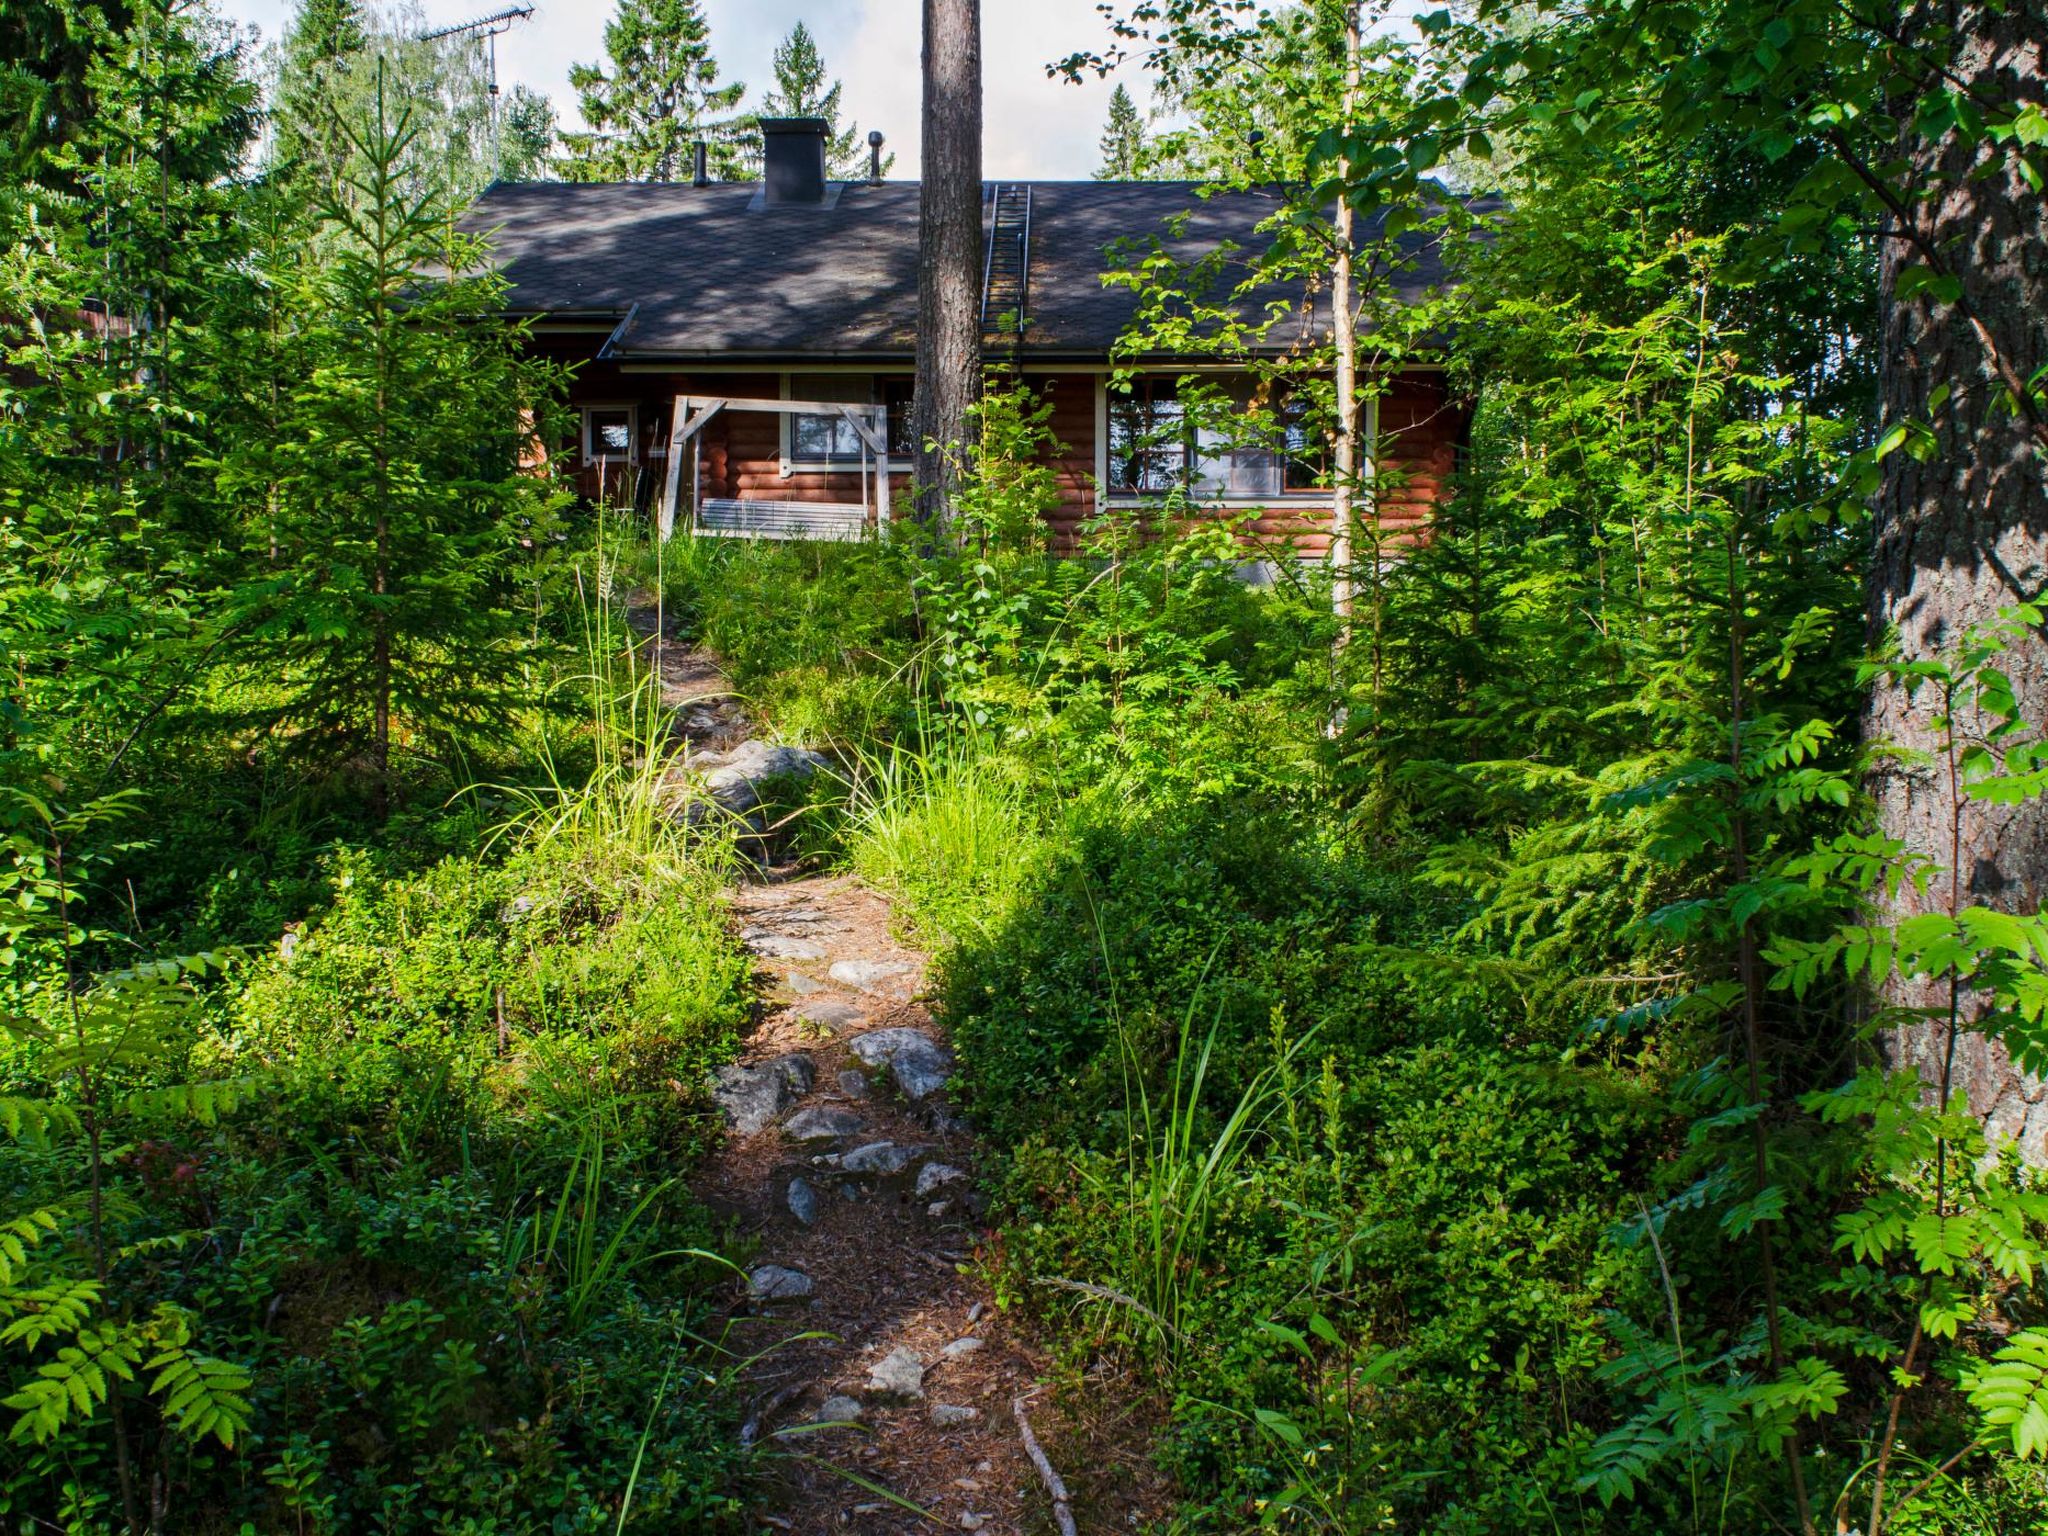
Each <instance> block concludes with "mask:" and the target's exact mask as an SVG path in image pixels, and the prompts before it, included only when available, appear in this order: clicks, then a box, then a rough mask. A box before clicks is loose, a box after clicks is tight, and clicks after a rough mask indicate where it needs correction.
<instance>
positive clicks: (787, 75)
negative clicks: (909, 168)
mask: <svg viewBox="0 0 2048 1536" xmlns="http://www.w3.org/2000/svg"><path fill="white" fill-rule="evenodd" d="M774 67H775V89H774V90H772V91H770V92H769V93H768V94H767V96H766V97H765V98H764V99H763V100H762V102H761V111H760V113H759V114H758V116H757V118H756V119H755V120H756V121H758V120H759V118H762V117H822V118H823V119H825V121H826V122H827V123H829V124H830V125H831V126H830V128H828V129H827V130H826V134H825V174H826V175H828V176H832V177H836V178H838V179H839V180H842V181H858V180H859V179H860V178H862V177H864V176H866V175H867V173H868V151H867V142H866V140H864V139H863V138H862V137H861V132H860V124H858V123H848V124H847V125H846V126H845V127H844V128H841V127H840V126H839V98H840V94H841V91H842V89H843V88H842V86H841V85H840V83H839V82H838V81H837V80H830V81H829V82H828V78H827V76H826V73H825V60H824V58H823V56H822V55H821V54H820V53H819V52H818V41H817V39H816V38H814V37H812V36H811V29H810V28H809V27H807V26H805V25H804V24H803V23H802V22H798V23H797V24H796V25H795V26H794V27H792V28H790V31H789V36H787V37H785V38H784V39H783V40H782V41H781V43H779V44H778V45H777V46H776V49H775V60H774ZM895 163H896V157H895V156H894V155H886V156H884V157H883V159H882V174H883V175H885V176H886V175H887V174H888V173H889V167H890V166H892V165H894V164H895Z"/></svg>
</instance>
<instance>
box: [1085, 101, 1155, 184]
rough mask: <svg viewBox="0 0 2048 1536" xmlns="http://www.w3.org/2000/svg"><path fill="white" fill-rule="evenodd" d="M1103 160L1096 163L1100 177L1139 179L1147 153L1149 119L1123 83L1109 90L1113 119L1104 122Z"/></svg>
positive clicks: (1110, 116)
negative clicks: (1140, 114) (1146, 129)
mask: <svg viewBox="0 0 2048 1536" xmlns="http://www.w3.org/2000/svg"><path fill="white" fill-rule="evenodd" d="M1100 142H1101V149H1102V164H1101V165H1099V166H1098V167H1096V171H1095V179H1096V180H1097V181H1137V180H1139V179H1140V178H1141V177H1142V176H1143V175H1144V172H1143V170H1142V169H1141V167H1142V165H1143V163H1144V155H1145V120H1144V119H1143V118H1142V117H1140V116H1139V115H1138V104H1137V103H1136V102H1135V101H1133V100H1131V93H1130V92H1129V91H1128V90H1126V89H1125V88H1124V87H1123V86H1122V85H1121V84H1119V85H1118V86H1117V88H1116V89H1115V90H1114V91H1111V92H1110V93H1109V119H1108V121H1107V122H1105V123H1104V124H1103V126H1102V139H1101V141H1100Z"/></svg>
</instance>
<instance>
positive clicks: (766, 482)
mask: <svg viewBox="0 0 2048 1536" xmlns="http://www.w3.org/2000/svg"><path fill="white" fill-rule="evenodd" d="M567 340H568V338H543V341H544V342H548V341H554V342H566V341H567ZM564 351H565V353H568V352H571V351H572V349H569V348H566V347H565V348H564ZM793 371H802V370H793ZM1096 378H1097V375H1096V374H1094V373H1088V372H1073V373H1029V374H1027V375H1026V376H1025V382H1026V383H1027V384H1028V385H1029V386H1030V387H1031V388H1032V389H1033V390H1035V391H1037V392H1038V393H1039V394H1040V395H1041V397H1042V398H1044V399H1046V400H1048V401H1050V402H1051V404H1052V415H1051V418H1050V426H1051V429H1052V433H1053V436H1054V438H1055V439H1056V441H1057V444H1058V447H1057V449H1056V450H1055V451H1054V452H1053V453H1052V454H1051V456H1050V462H1051V464H1052V467H1053V469H1054V472H1055V475H1056V476H1057V479H1058V483H1059V486H1060V490H1061V499H1060V504H1059V506H1058V508H1057V509H1056V510H1055V511H1054V512H1053V513H1052V514H1051V515H1050V516H1049V517H1048V519H1047V521H1048V523H1049V524H1050V536H1051V543H1052V546H1053V547H1054V548H1055V549H1058V550H1062V551H1071V550H1073V549H1074V548H1076V547H1077V545H1078V543H1079V541H1080V537H1081V530H1082V527H1083V525H1084V524H1085V523H1086V522H1087V521H1088V520H1089V519H1091V518H1094V517H1095V516H1097V515H1098V514H1099V513H1100V511H1101V510H1102V500H1101V497H1100V495H1099V494H1098V490H1097V487H1096V483H1095V482H1096V467H1097V460H1096V450H1097V444H1096V429H1097V421H1096V405H1095V387H1096ZM780 393H781V381H780V377H779V375H778V374H776V373H773V372H763V373H747V374H735V373H688V372H677V373H672V374H654V373H625V372H623V371H621V370H620V369H619V368H618V367H617V366H616V365H614V364H607V363H600V362H594V361H586V362H584V363H582V364H581V365H580V367H579V368H578V371H577V375H576V379H575V383H574V385H573V387H572V389H571V391H570V403H571V405H572V407H576V406H581V405H585V404H593V405H624V404H631V405H634V406H636V407H637V408H638V412H639V421H638V427H639V445H638V451H639V465H638V467H637V471H635V472H633V473H623V472H621V471H619V470H616V469H615V470H613V472H612V474H611V476H610V478H609V479H608V481H607V484H606V486H605V489H606V490H607V491H608V492H610V493H611V495H612V496H613V498H614V499H633V500H635V501H636V504H637V505H640V506H642V507H643V508H644V507H646V506H648V505H650V504H651V502H652V501H654V500H658V498H659V495H660V486H661V479H662V476H663V474H664V473H665V470H666V457H667V446H668V432H669V412H670V407H671V403H672V402H673V400H674V398H675V396H677V395H678V394H692V395H714V396H715V395H723V396H727V397H732V398H760V399H774V398H776V397H777V396H778V395H779V394H780ZM1467 424H1468V416H1467V413H1466V411H1465V409H1464V408H1463V406H1462V404H1460V403H1459V402H1458V401H1457V400H1455V399H1454V398H1453V397H1452V396H1451V395H1450V393H1449V391H1448V389H1447V388H1446V387H1445V385H1444V383H1443V380H1442V378H1441V377H1440V376H1439V375H1436V374H1430V373H1410V374H1403V375H1400V376H1399V377H1397V378H1395V379H1394V380H1393V381H1392V382H1391V383H1390V385H1389V386H1388V388H1387V390H1386V392H1385V394H1384V395H1383V396H1382V397H1381V400H1380V404H1379V427H1380V462H1379V466H1378V467H1379V475H1378V481H1377V492H1378V504H1379V509H1380V517H1381V526H1382V527H1383V529H1384V530H1385V531H1386V533H1387V534H1388V536H1389V538H1390V540H1391V542H1392V543H1393V544H1395V545H1396V546H1397V547H1398V546H1399V545H1400V544H1402V543H1404V542H1407V541H1410V540H1412V539H1414V538H1416V537H1419V536H1420V535H1421V533H1422V531H1423V529H1424V527H1425V525H1426V523H1427V521H1428V517H1429V513H1430V510H1431V508H1432V507H1434V506H1435V505H1436V503H1437V502H1438V500H1439V499H1441V497H1442V496H1443V495H1444V494H1445V491H1446V488H1447V486H1448V484H1449V481H1450V478H1451V475H1452V473H1453V471H1454V470H1455V468H1456V464H1457V454H1458V449H1459V446H1460V445H1461V444H1462V442H1463V441H1464V437H1465V431H1466V427H1467ZM578 425H579V429H580V422H579V424H578ZM700 441H701V443H702V475H703V480H702V486H703V493H704V494H705V495H706V496H728V497H738V498H743V499H744V498H748V497H757V498H767V499H773V500H778V501H831V502H859V501H862V500H863V499H867V498H871V497H872V491H871V489H870V490H868V491H867V493H866V498H864V494H863V492H864V486H863V477H862V475H861V474H860V473H859V472H858V470H854V469H848V470H836V469H835V470H830V471H816V470H798V471H795V472H793V473H791V474H788V475H784V474H783V473H782V455H781V418H779V417H777V416H774V415H769V414H762V413H751V412H731V411H729V412H724V413H721V414H720V415H719V416H718V417H717V418H716V419H714V420H713V421H712V422H711V423H710V424H709V425H708V426H707V427H705V428H704V430H703V432H702V434H701V436H700ZM569 452H570V453H571V454H572V455H573V456H574V457H575V459H576V460H577V467H576V481H577V488H578V490H579V492H581V493H582V494H584V495H586V496H594V495H595V494H597V491H598V483H597V471H596V469H595V468H593V467H588V466H584V465H582V464H581V463H580V457H581V442H580V436H579V438H578V440H577V441H576V442H575V443H573V444H571V445H570V447H569ZM891 464H892V468H893V469H894V471H895V472H894V473H893V474H892V476H891V501H892V505H893V506H894V508H895V510H896V511H897V513H898V514H899V515H901V513H902V512H903V511H904V510H905V509H906V508H907V507H908V505H909V493H910V475H909V470H910V466H909V463H908V461H907V460H904V461H897V460H894V459H892V461H891ZM688 472H689V470H688V465H687V463H686V464H685V466H684V473H685V474H686V475H687V474H688ZM636 481H637V483H636ZM871 482H872V477H871V476H870V477H869V483H870V485H871ZM1215 515H1218V516H1224V517H1229V518H1232V519H1242V520H1243V527H1244V530H1245V534H1246V537H1247V539H1248V541H1249V542H1252V543H1254V544H1256V545H1258V546H1261V547H1262V548H1263V549H1264V550H1266V551H1268V552H1271V553H1273V554H1276V555H1277V554H1281V553H1284V552H1285V551H1286V550H1287V549H1288V548H1289V547H1292V549H1293V550H1294V551H1296V552H1297V553H1298V554H1301V555H1305V556H1310V557H1315V556H1321V555H1322V554H1324V553H1326V551H1327V549H1328V546H1329V530H1328V522H1329V503H1328V500H1327V497H1322V498H1319V497H1316V496H1313V495H1303V496H1298V497H1288V498H1286V499H1284V500H1277V501H1276V502H1275V503H1274V504H1272V505H1269V506H1263V507H1251V506H1241V505H1232V506H1229V507H1226V508H1221V509H1219V510H1218V511H1217V513H1216V514H1215Z"/></svg>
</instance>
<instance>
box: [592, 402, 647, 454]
mask: <svg viewBox="0 0 2048 1536" xmlns="http://www.w3.org/2000/svg"><path fill="white" fill-rule="evenodd" d="M576 409H577V412H578V419H577V431H578V433H579V435H580V437H581V440H582V455H581V457H582V462H583V466H584V467H585V468H589V467H590V466H591V465H593V464H595V463H597V461H598V460H599V459H603V460H604V462H605V463H607V464H618V463H626V464H638V463H639V462H640V407H639V406H638V405H636V404H634V403H633V402H632V401H630V400H617V401H605V400H586V401H584V402H583V403H582V404H581V405H579V406H578V407H577V408H576ZM599 411H603V412H611V411H624V412H625V413H626V438H627V441H628V443H629V444H630V445H631V446H629V447H628V448H627V449H626V457H625V458H624V459H623V460H621V459H617V458H614V457H613V456H612V455H611V454H609V453H601V454H600V453H593V452H592V451H591V442H590V418H591V416H592V414H593V413H595V412H599Z"/></svg>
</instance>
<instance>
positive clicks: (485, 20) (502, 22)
mask: <svg viewBox="0 0 2048 1536" xmlns="http://www.w3.org/2000/svg"><path fill="white" fill-rule="evenodd" d="M531 20H533V7H532V6H530V5H508V6H506V7H505V8H504V9H503V10H502V11H493V12H491V14H490V15H488V16H479V17H477V18H476V19H475V20H474V21H458V22H456V23H455V25H454V26H452V27H436V28H434V29H433V30H432V31H431V32H422V33H420V34H419V36H418V37H416V38H414V39H413V41H415V42H420V43H437V42H439V41H440V40H441V39H442V38H445V37H480V38H482V39H483V41H484V51H485V57H486V59H487V60H488V63H487V66H486V67H487V69H488V71H489V74H488V79H489V82H490V97H491V150H492V153H493V154H495V153H496V152H497V148H498V35H499V34H500V33H501V32H509V31H511V30H512V23H513V22H515V21H531Z"/></svg>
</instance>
